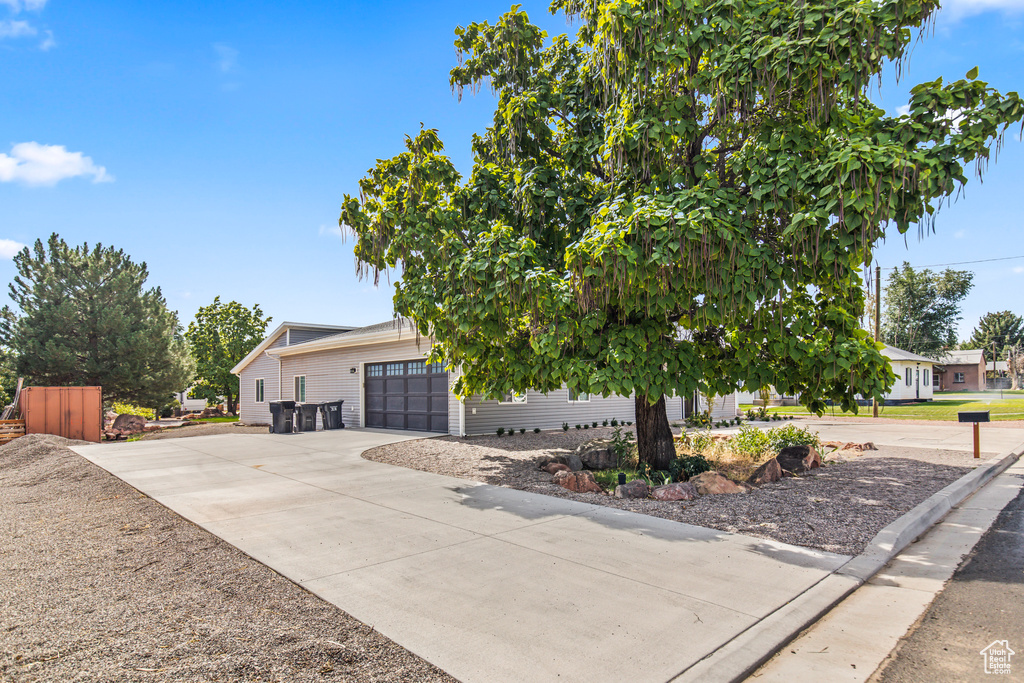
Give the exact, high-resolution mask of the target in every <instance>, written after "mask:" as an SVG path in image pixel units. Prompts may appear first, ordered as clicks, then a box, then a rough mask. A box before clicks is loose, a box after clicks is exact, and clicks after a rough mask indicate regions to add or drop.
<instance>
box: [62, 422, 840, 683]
mask: <svg viewBox="0 0 1024 683" xmlns="http://www.w3.org/2000/svg"><path fill="white" fill-rule="evenodd" d="M422 436H424V435H422V434H414V433H408V432H407V433H401V432H391V431H389V432H377V431H372V430H350V429H347V430H344V431H343V432H318V433H312V434H301V435H271V434H267V435H238V434H235V435H222V436H210V437H193V438H187V439H169V440H162V441H152V442H134V443H129V444H124V445H96V446H80V447H76V448H75V449H74V450H75V451H77V452H78V453H80V454H81V455H83V456H85V457H86V458H88V459H89V460H91V461H92V462H94V463H96V464H98V465H99V466H101V467H103V468H104V469H106V470H108V471H110V472H111V473H113V474H115V475H116V476H118V477H120V478H121V479H123V480H125V481H126V482H128V483H129V484H131V485H132V486H135V487H136V488H138V489H139V490H141V491H143V492H145V493H147V494H149V495H150V496H151V497H153V498H154V499H156V500H158V501H159V502H161V503H163V504H164V505H166V506H167V507H169V508H171V509H172V510H175V511H177V512H179V513H180V514H181V515H183V516H184V517H186V518H188V519H190V520H192V521H194V522H196V523H197V524H199V525H201V526H203V527H205V528H206V529H208V530H210V531H211V532H213V533H214V534H216V535H218V536H220V537H221V538H224V539H225V540H227V541H228V542H230V543H232V544H233V545H235V546H237V547H238V548H240V549H241V550H243V551H245V552H246V553H248V554H249V555H251V556H252V557H254V558H255V559H257V560H259V561H261V562H263V563H264V564H266V565H268V566H270V567H272V568H273V569H275V570H277V571H278V572H280V573H281V574H283V575H285V576H287V577H289V578H291V579H292V580H294V581H296V582H298V583H300V584H301V585H303V586H305V587H306V588H308V589H309V590H311V591H312V592H314V593H316V594H318V595H320V596H321V597H323V598H324V599H326V600H328V601H330V602H332V603H334V604H335V605H337V606H338V607H340V608H341V609H343V610H345V611H346V612H348V613H349V614H351V615H352V616H354V617H356V618H357V619H359V620H361V621H363V622H364V623H367V624H370V625H372V626H374V627H375V628H377V630H378V631H380V632H381V633H383V634H384V635H386V636H388V637H390V638H392V639H393V640H394V641H396V642H397V643H399V644H400V645H403V646H405V647H406V648H408V649H410V650H411V651H413V652H414V653H416V654H418V655H420V656H421V657H423V658H425V659H427V660H428V661H430V662H432V663H434V664H436V665H437V666H439V667H441V668H442V669H444V670H445V671H447V672H448V673H450V674H451V675H453V676H455V677H456V678H458V679H460V680H462V681H465V682H467V683H470V682H475V681H523V680H526V681H548V680H555V679H558V680H565V681H621V680H629V681H659V682H660V681H667V680H669V679H671V678H673V677H675V676H676V675H678V674H680V673H681V672H683V671H684V670H686V669H687V668H689V667H690V666H692V665H693V664H694V663H696V662H698V661H699V660H700V659H702V658H703V657H705V656H706V655H708V654H710V653H711V652H713V651H714V650H716V649H717V648H718V647H720V646H721V645H723V644H724V643H726V642H728V641H729V640H731V639H733V638H734V637H735V636H736V635H738V634H740V633H742V632H743V631H745V630H746V629H748V628H749V627H750V626H752V625H753V624H755V623H757V622H758V621H760V620H762V619H764V618H765V617H766V616H768V615H770V614H772V613H773V612H775V611H776V610H778V609H779V608H780V607H782V606H784V605H785V604H787V603H789V602H791V601H793V600H795V599H797V598H798V597H799V596H801V595H803V594H805V593H806V592H807V591H808V590H809V589H811V588H812V587H814V586H815V585H816V584H818V583H819V582H820V581H822V580H823V579H824V578H825V577H827V576H829V575H830V574H831V572H832V571H834V570H835V569H837V568H838V567H839V566H841V565H842V564H843V563H844V562H846V561H847V560H848V559H849V558H848V557H846V556H842V555H834V554H830V553H825V552H820V551H814V550H808V549H806V548H799V547H796V546H788V545H785V544H782V543H775V542H771V541H765V540H761V539H756V538H751V537H746V536H740V535H735V534H728V533H724V532H719V531H715V530H711V529H704V528H701V527H694V526H690V525H686V524H680V523H677V522H670V521H667V520H662V519H658V518H653V517H648V516H645V515H637V514H633V513H628V512H623V511H619V510H616V509H612V508H606V507H602V506H594V505H588V504H583V503H577V502H574V501H568V500H563V499H558V498H551V497H548V496H542V495H537V494H531V493H526V492H522V491H516V490H512V489H505V488H500V487H493V486H487V485H483V484H475V483H473V482H467V481H465V480H461V479H453V478H448V477H442V476H438V475H434V474H429V473H425V472H418V471H414V470H408V469H405V468H399V467H393V466H390V465H385V464H380V463H374V462H369V461H366V460H363V459H362V458H360V457H359V454H360V453H362V452H363V451H364V450H366V449H368V448H372V447H373V446H376V445H380V444H385V443H392V442H395V441H401V440H405V439H413V438H422Z"/></svg>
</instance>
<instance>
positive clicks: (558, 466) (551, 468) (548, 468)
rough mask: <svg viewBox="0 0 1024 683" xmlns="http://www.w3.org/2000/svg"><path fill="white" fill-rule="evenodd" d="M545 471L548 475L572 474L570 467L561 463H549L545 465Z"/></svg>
mask: <svg viewBox="0 0 1024 683" xmlns="http://www.w3.org/2000/svg"><path fill="white" fill-rule="evenodd" d="M544 471H545V472H547V473H548V474H558V473H559V472H572V470H571V469H569V466H568V465H566V464H564V463H560V462H549V463H548V464H547V465H544Z"/></svg>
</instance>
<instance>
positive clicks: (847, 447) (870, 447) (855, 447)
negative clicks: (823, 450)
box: [838, 441, 878, 453]
mask: <svg viewBox="0 0 1024 683" xmlns="http://www.w3.org/2000/svg"><path fill="white" fill-rule="evenodd" d="M838 450H841V451H857V452H859V453H863V452H864V451H877V450H878V449H877V448H875V444H873V443H872V442H870V441H865V442H864V443H854V442H852V441H851V442H850V443H845V444H843V445H842V446H841V447H840V448H839V449H838Z"/></svg>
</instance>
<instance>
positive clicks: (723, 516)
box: [363, 428, 974, 555]
mask: <svg viewBox="0 0 1024 683" xmlns="http://www.w3.org/2000/svg"><path fill="white" fill-rule="evenodd" d="M611 433H612V430H611V429H604V428H599V429H591V430H587V431H582V432H577V431H576V430H570V431H568V432H543V433H541V434H533V433H529V432H528V433H526V434H516V435H514V436H511V437H509V436H504V437H500V438H499V437H497V436H478V437H469V438H464V439H459V438H455V437H440V438H434V439H424V440H421V441H404V442H401V443H396V444H390V445H387V446H381V447H379V448H375V449H372V450H370V451H367V452H366V453H364V454H363V457H364V458H367V459H369V460H375V461H377V462H385V463H389V464H392V465H400V466H403V467H410V468H412V469H417V470H423V471H426V472H435V473H438V474H444V475H448V476H454V477H462V478H464V479H473V480H475V481H482V482H485V483H488V484H495V485H497V486H508V487H510V488H516V489H521V490H524V491H533V492H536V493H543V494H546V495H549V496H558V497H560V498H570V499H573V500H578V501H581V502H586V503H595V504H597V505H607V506H609V507H616V508H620V509H624V510H631V511H633V512H640V513H643V514H647V515H653V516H655V517H663V518H665V519H671V520H675V521H678V522H686V523H688V524H696V525H698V526H704V527H710V528H712V529H721V530H723V531H733V532H739V533H743V534H748V535H751V536H758V537H761V538H768V539H773V540H777V541H782V542H784V543H792V544H795V545H801V546H806V547H809V548H819V549H821V550H828V551H831V552H835V553H842V554H846V555H855V554H857V553H859V552H860V551H862V550H863V549H864V547H865V546H866V545H867V544H868V543H869V542H870V541H871V539H872V538H874V536H875V534H877V533H878V532H879V531H881V530H882V529H883V528H884V527H885V526H887V525H888V524H890V523H892V522H893V521H895V520H896V519H897V518H898V517H900V516H901V515H903V514H904V513H906V512H907V511H909V510H910V509H911V508H913V507H914V506H916V505H917V504H919V503H921V502H922V501H923V500H924V499H925V498H927V497H928V496H930V495H932V494H933V493H935V492H936V491H938V490H939V489H941V488H943V487H944V486H946V485H947V484H949V483H951V482H953V481H955V480H956V479H958V478H960V477H961V476H963V475H964V474H965V473H966V472H967V471H969V470H970V469H972V468H973V467H974V464H973V463H972V458H971V456H970V454H965V453H961V452H957V451H940V450H927V449H917V448H896V447H889V446H882V447H880V448H879V450H877V451H869V452H868V453H866V454H864V455H855V454H852V453H844V454H843V455H842V456H841V457H833V458H832V459H831V460H828V457H827V456H826V460H828V461H829V463H830V464H828V465H827V466H826V467H823V468H821V469H820V470H816V471H815V473H814V474H810V475H807V476H804V477H794V478H785V479H783V480H781V481H778V482H775V483H772V484H767V485H765V486H762V487H760V488H758V489H755V490H753V491H751V492H750V493H745V494H736V495H718V496H702V497H700V498H698V499H697V500H695V501H690V502H685V503H683V502H662V501H656V500H620V499H617V498H613V497H611V496H606V495H600V494H595V493H573V492H572V491H568V490H566V489H564V488H562V487H560V486H557V485H555V484H552V483H551V475H549V474H547V473H545V472H541V471H539V470H538V469H537V466H536V460H537V458H539V457H540V456H542V455H549V454H557V453H565V452H567V451H569V450H571V449H573V448H575V447H576V446H577V445H579V444H580V443H582V442H583V441H587V440H589V439H593V438H599V437H608V436H610V435H611Z"/></svg>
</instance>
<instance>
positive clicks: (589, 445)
mask: <svg viewBox="0 0 1024 683" xmlns="http://www.w3.org/2000/svg"><path fill="white" fill-rule="evenodd" d="M576 455H577V456H578V457H579V459H580V461H581V462H582V463H583V466H584V467H586V468H588V469H591V470H610V469H613V468H615V467H618V466H619V458H618V456H616V455H615V451H614V450H613V449H612V442H611V440H610V439H594V440H592V441H587V442H586V443H582V444H580V445H579V446H578V447H577V448H576Z"/></svg>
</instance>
